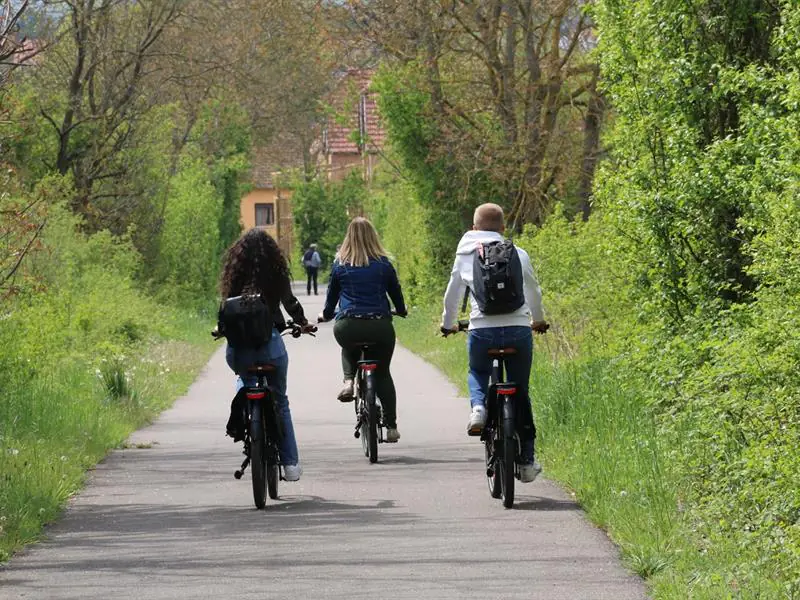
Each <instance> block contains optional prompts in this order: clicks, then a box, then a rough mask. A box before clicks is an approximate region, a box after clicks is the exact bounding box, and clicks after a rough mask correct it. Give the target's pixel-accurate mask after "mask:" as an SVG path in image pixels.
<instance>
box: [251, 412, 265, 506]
mask: <svg viewBox="0 0 800 600" xmlns="http://www.w3.org/2000/svg"><path fill="white" fill-rule="evenodd" d="M250 472H251V473H252V477H253V501H254V502H255V504H256V508H258V509H262V508H264V506H266V504H267V498H266V491H267V457H266V439H265V435H264V413H263V411H262V407H261V403H260V402H253V406H252V409H251V410H250Z"/></svg>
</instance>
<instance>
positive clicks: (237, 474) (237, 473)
mask: <svg viewBox="0 0 800 600" xmlns="http://www.w3.org/2000/svg"><path fill="white" fill-rule="evenodd" d="M249 464H250V457H249V456H248V457H247V458H245V459H244V462H242V466H241V468H240V469H239V470H238V471H235V472H234V473H233V476H234V478H236V479H241V478H242V475H244V472H245V469H247V465H249Z"/></svg>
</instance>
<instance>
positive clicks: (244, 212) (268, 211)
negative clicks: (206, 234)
mask: <svg viewBox="0 0 800 600" xmlns="http://www.w3.org/2000/svg"><path fill="white" fill-rule="evenodd" d="M285 149H286V148H285V147H281V146H280V145H274V146H270V147H266V148H264V147H262V148H255V149H254V151H253V157H252V162H253V169H252V174H251V183H252V186H253V187H252V189H251V190H250V192H248V193H247V194H246V195H245V197H244V198H242V201H241V203H240V210H241V222H242V227H243V228H244V230H245V231H247V230H248V229H251V228H253V227H261V228H263V229H264V230H266V232H267V233H269V234H270V235H271V236H272V237H273V238H275V240H276V241H277V242H278V245H279V246H280V248H281V251H282V252H283V253H284V255H285V256H286V257H287V258H291V256H292V249H293V247H294V236H293V232H294V223H293V217H292V204H291V195H292V193H291V189H290V188H289V187H288V184H287V183H288V182H287V181H286V180H285V177H284V176H282V175H281V172H282V171H285V170H288V169H291V168H299V167H300V166H301V165H302V157H300V158H299V159H298V157H297V156H296V155H292V154H291V153H289V155H288V156H287V153H286V152H285ZM301 156H302V155H301Z"/></svg>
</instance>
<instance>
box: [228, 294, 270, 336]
mask: <svg viewBox="0 0 800 600" xmlns="http://www.w3.org/2000/svg"><path fill="white" fill-rule="evenodd" d="M217 321H218V322H217V327H218V328H219V331H220V333H222V335H224V336H225V337H226V338H227V340H228V344H229V345H230V346H231V347H232V348H259V347H261V346H263V345H264V344H266V343H267V342H268V341H269V339H270V338H271V337H272V327H273V315H272V311H270V309H269V306H267V303H266V302H264V299H263V298H262V297H261V295H260V294H243V295H241V296H234V297H233V298H228V299H227V300H225V301H224V302H223V303H222V306H220V309H219V316H218V319H217Z"/></svg>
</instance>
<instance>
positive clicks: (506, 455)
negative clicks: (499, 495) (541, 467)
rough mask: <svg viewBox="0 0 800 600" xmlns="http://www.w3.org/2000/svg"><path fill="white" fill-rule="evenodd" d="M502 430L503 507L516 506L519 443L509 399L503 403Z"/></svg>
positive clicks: (501, 475)
mask: <svg viewBox="0 0 800 600" xmlns="http://www.w3.org/2000/svg"><path fill="white" fill-rule="evenodd" d="M502 423H503V425H502V429H501V431H500V434H501V435H500V436H499V437H500V439H501V440H502V444H503V449H502V455H501V456H502V462H501V465H500V467H501V468H500V479H501V480H502V484H503V506H505V507H506V508H511V507H512V506H514V483H515V480H514V479H515V478H514V462H515V460H516V457H517V442H516V439H515V438H514V431H515V429H514V405H513V403H512V402H511V401H510V400H509V399H505V400H504V401H503V416H502Z"/></svg>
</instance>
